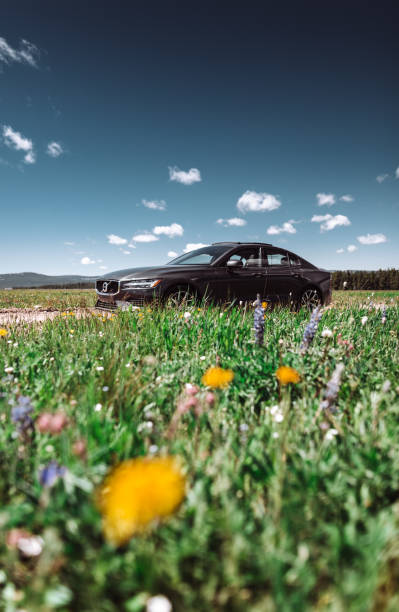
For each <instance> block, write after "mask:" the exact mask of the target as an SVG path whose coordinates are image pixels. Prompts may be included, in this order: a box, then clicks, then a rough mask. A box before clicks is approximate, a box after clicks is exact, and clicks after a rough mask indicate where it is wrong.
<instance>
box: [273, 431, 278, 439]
mask: <svg viewBox="0 0 399 612" xmlns="http://www.w3.org/2000/svg"><path fill="white" fill-rule="evenodd" d="M279 436H280V434H279V433H278V431H273V433H272V438H274V439H275V440H276V439H277V438H278V437H279Z"/></svg>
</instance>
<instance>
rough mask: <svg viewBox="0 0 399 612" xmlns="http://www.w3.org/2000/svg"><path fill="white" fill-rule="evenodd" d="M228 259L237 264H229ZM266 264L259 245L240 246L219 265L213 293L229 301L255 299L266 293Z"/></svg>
mask: <svg viewBox="0 0 399 612" xmlns="http://www.w3.org/2000/svg"><path fill="white" fill-rule="evenodd" d="M228 261H230V262H234V261H235V262H237V264H238V265H237V266H234V267H233V266H228V265H227V264H228ZM266 278H267V277H266V266H265V260H264V259H262V249H261V247H258V246H249V247H240V248H237V249H236V250H235V251H233V252H231V253H230V254H229V255H228V256H227V257H226V259H224V260H223V261H222V262H221V263H220V265H219V266H218V279H217V285H215V286H214V287H213V293H214V294H215V295H217V297H218V299H221V300H227V301H233V300H234V301H241V300H243V301H247V300H255V299H256V296H257V294H258V293H259V294H260V295H261V297H264V295H265V289H266Z"/></svg>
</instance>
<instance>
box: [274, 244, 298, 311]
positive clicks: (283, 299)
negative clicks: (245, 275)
mask: <svg viewBox="0 0 399 612" xmlns="http://www.w3.org/2000/svg"><path fill="white" fill-rule="evenodd" d="M264 257H265V259H266V260H267V264H268V265H267V280H266V294H267V298H268V299H269V300H270V301H271V302H274V303H278V304H288V303H290V302H291V301H293V300H295V299H296V298H297V296H298V293H300V291H301V287H302V284H303V282H302V276H301V271H300V267H297V268H292V267H291V263H290V257H289V253H287V251H284V250H282V249H272V248H268V247H265V248H264Z"/></svg>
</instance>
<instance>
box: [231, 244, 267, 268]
mask: <svg viewBox="0 0 399 612" xmlns="http://www.w3.org/2000/svg"><path fill="white" fill-rule="evenodd" d="M229 261H242V265H243V267H244V268H254V267H259V266H262V265H265V262H264V261H262V249H261V248H260V247H248V248H247V249H240V250H238V251H236V252H235V253H232V254H231V255H230V257H229Z"/></svg>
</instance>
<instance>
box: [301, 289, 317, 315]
mask: <svg viewBox="0 0 399 612" xmlns="http://www.w3.org/2000/svg"><path fill="white" fill-rule="evenodd" d="M317 306H321V297H320V293H319V292H318V290H317V289H314V288H313V287H310V288H309V289H305V291H304V292H303V293H302V295H301V298H300V301H299V308H306V310H313V309H314V308H316V307H317Z"/></svg>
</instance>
